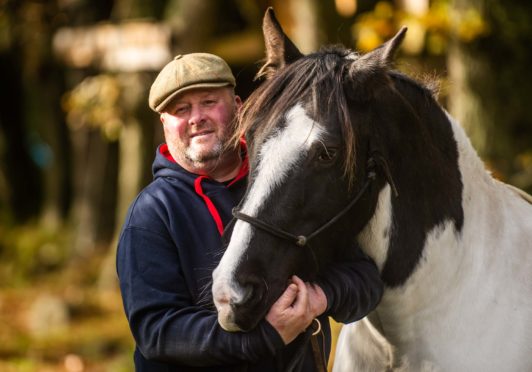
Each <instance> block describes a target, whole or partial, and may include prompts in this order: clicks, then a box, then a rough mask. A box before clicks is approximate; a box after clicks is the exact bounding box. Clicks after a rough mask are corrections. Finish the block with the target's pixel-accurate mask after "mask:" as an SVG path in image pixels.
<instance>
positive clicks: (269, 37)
mask: <svg viewBox="0 0 532 372" xmlns="http://www.w3.org/2000/svg"><path fill="white" fill-rule="evenodd" d="M262 33H263V35H264V44H265V46H266V62H265V63H264V65H263V66H262V67H261V69H260V71H259V72H258V73H257V78H260V77H263V76H265V77H266V79H269V78H271V77H272V76H273V75H275V73H276V72H277V71H278V70H279V69H281V68H283V67H285V66H286V65H288V64H290V63H292V62H294V61H295V60H297V59H299V58H301V57H302V56H303V55H302V54H301V52H300V51H299V49H297V47H296V46H295V45H294V43H293V42H292V40H290V39H289V38H288V36H286V34H285V33H284V31H283V29H282V27H281V25H280V24H279V21H278V20H277V18H276V17H275V12H274V11H273V8H271V7H270V8H268V9H267V10H266V13H265V14H264V19H263V21H262Z"/></svg>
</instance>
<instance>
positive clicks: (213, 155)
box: [184, 138, 225, 164]
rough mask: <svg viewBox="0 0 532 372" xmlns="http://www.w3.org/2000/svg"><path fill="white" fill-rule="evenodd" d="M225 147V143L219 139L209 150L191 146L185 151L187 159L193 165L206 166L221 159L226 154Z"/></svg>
mask: <svg viewBox="0 0 532 372" xmlns="http://www.w3.org/2000/svg"><path fill="white" fill-rule="evenodd" d="M224 147H225V145H224V143H223V141H222V140H221V139H219V138H218V139H217V141H216V143H215V144H214V146H212V147H211V148H210V149H209V150H203V149H198V148H196V147H195V146H194V145H191V146H189V147H188V148H187V149H186V150H185V151H184V154H185V159H187V160H188V161H190V162H191V163H193V164H204V163H207V162H210V161H212V160H216V159H218V158H220V156H221V155H222V154H223V152H224Z"/></svg>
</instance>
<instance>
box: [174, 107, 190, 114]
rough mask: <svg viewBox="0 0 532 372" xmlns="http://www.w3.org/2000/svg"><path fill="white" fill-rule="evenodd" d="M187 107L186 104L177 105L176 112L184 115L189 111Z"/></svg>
mask: <svg viewBox="0 0 532 372" xmlns="http://www.w3.org/2000/svg"><path fill="white" fill-rule="evenodd" d="M187 109H188V108H187V107H186V106H182V107H177V108H176V109H175V113H176V114H178V115H182V114H184V113H185V112H187Z"/></svg>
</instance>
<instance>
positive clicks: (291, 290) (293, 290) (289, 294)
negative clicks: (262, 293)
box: [276, 283, 299, 309]
mask: <svg viewBox="0 0 532 372" xmlns="http://www.w3.org/2000/svg"><path fill="white" fill-rule="evenodd" d="M298 291H299V288H298V286H297V285H296V284H294V283H292V284H290V285H289V286H288V287H287V288H286V289H285V291H284V293H283V294H282V295H281V297H279V299H278V300H277V301H276V305H277V306H279V307H281V308H283V309H286V308H287V307H289V306H291V305H292V303H293V302H294V300H295V299H296V297H297V293H298Z"/></svg>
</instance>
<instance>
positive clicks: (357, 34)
mask: <svg viewBox="0 0 532 372" xmlns="http://www.w3.org/2000/svg"><path fill="white" fill-rule="evenodd" d="M402 26H407V27H408V29H409V31H408V34H407V36H406V39H405V41H404V43H403V50H404V51H405V52H406V53H408V54H411V55H418V54H421V53H425V52H426V53H428V54H432V55H443V54H444V53H445V52H446V51H447V43H448V40H449V39H450V38H453V37H454V38H457V39H459V40H460V41H462V42H465V43H469V42H472V41H474V40H476V39H477V38H479V37H481V36H485V35H487V34H488V33H489V32H490V27H489V24H488V22H487V20H486V19H484V18H483V16H482V15H481V14H480V12H479V11H478V10H477V9H475V8H473V7H469V8H467V9H465V10H463V11H460V12H458V11H457V10H455V9H453V8H452V7H451V5H450V3H449V0H436V1H433V2H431V5H430V7H429V8H428V9H418V10H410V11H409V10H404V9H399V8H397V7H396V6H395V5H394V4H393V3H391V2H388V1H379V2H377V4H376V5H375V7H374V9H373V10H372V11H370V12H366V13H362V14H360V15H359V16H358V17H357V20H356V22H355V23H354V25H353V36H354V38H355V40H357V45H356V46H357V49H359V50H361V51H369V50H372V49H374V48H376V47H377V46H379V45H380V44H382V43H383V42H384V41H385V40H387V39H389V38H390V37H392V36H393V35H394V34H395V33H396V32H397V31H398V30H399V28H400V27H402Z"/></svg>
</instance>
